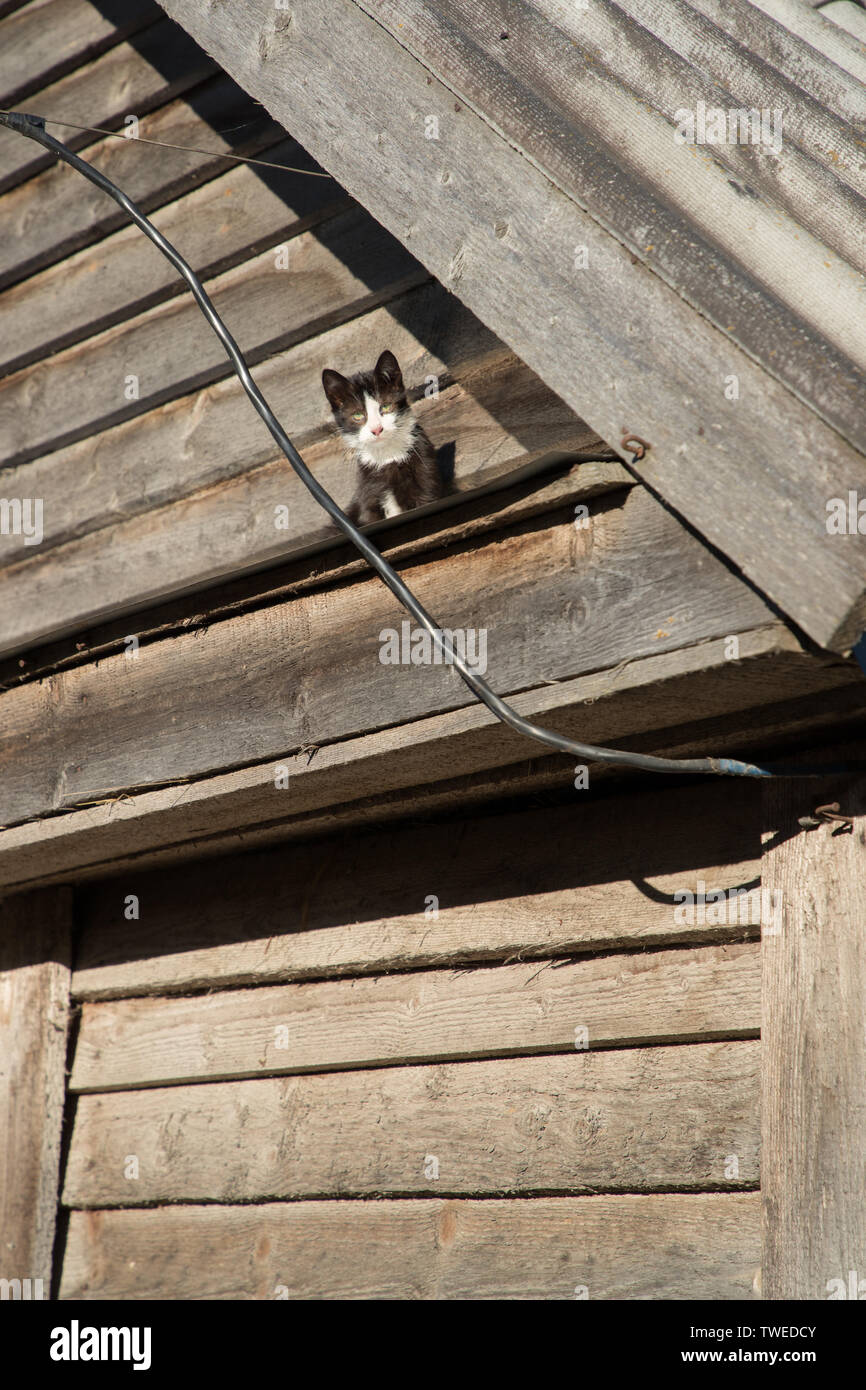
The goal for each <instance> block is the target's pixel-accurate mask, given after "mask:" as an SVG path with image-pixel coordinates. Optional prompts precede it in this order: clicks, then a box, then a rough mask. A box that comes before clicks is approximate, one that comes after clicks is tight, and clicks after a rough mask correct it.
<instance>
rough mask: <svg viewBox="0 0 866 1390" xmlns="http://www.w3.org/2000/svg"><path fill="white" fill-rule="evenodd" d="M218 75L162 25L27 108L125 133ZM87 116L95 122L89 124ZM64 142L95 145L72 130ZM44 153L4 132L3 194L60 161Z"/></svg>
mask: <svg viewBox="0 0 866 1390" xmlns="http://www.w3.org/2000/svg"><path fill="white" fill-rule="evenodd" d="M215 70H216V65H215V63H213V62H212V60H211V59H209V58H208V57H207V56H206V55H205V54H204V53H203V52H202V50H201V49H200V48H199V47H198V45H197V44H196V43H195V42H194V41H193V40H192V39H191V38H190V37H189V35H187V34H186V33H185V32H184V31H183V29H181V28H180V27H179V26H178V25H176V24H173V23H172V22H171V21H170V20H168V19H161V20H160V21H159V22H158V23H157V24H151V25H150V26H149V27H148V28H147V29H145V30H144V32H143V33H142V34H141V35H139V36H138V37H137V38H136V40H135V42H134V43H132V42H125V43H119V44H117V45H116V47H114V48H110V49H109V50H108V52H107V53H103V54H102V56H101V57H99V58H96V59H95V60H94V61H93V62H92V63H88V64H87V65H86V66H84V67H81V68H78V69H77V70H76V71H74V72H71V73H68V74H67V76H66V77H61V78H60V79H59V81H57V82H52V83H50V84H49V85H48V86H46V87H42V88H41V89H40V90H39V91H36V92H32V93H31V94H30V95H28V98H27V105H28V108H29V109H31V110H33V111H35V112H36V113H37V115H40V116H44V117H45V118H46V120H48V121H49V122H50V121H51V120H55V121H64V120H68V121H74V122H75V123H76V124H77V125H95V126H106V127H108V128H109V129H121V130H122V129H123V118H124V116H126V115H139V114H144V112H146V111H152V110H153V109H154V107H156V106H161V105H163V104H164V103H165V102H167V101H170V100H171V98H172V97H176V96H179V95H180V93H181V92H185V91H188V90H189V89H190V88H191V87H193V86H195V84H196V83H197V82H201V81H202V80H203V79H204V78H205V77H211V76H213V73H214V72H215ZM82 112H84V113H86V115H87V117H88V118H89V119H87V120H85V119H83V118H82ZM49 128H50V127H49ZM52 133H56V128H55V131H54V132H52ZM58 138H59V139H61V140H62V141H63V143H64V144H65V145H67V146H68V147H69V148H70V149H73V150H80V149H83V148H85V147H86V146H87V145H91V144H93V141H94V136H93V135H91V134H90V133H89V132H87V131H83V130H72V129H70V128H68V127H64V128H62V129H61V133H60V135H59V137H58ZM38 149H39V146H38V145H35V144H34V143H33V142H32V141H31V140H27V139H25V138H24V137H23V136H21V135H19V134H17V133H16V132H15V131H12V130H8V129H7V128H6V127H5V126H4V127H3V128H2V129H0V193H4V192H5V191H6V190H7V189H8V188H12V187H14V186H15V184H18V183H21V182H22V181H23V180H24V179H29V178H32V177H33V175H34V174H37V173H39V171H40V170H41V169H45V168H47V167H48V165H49V164H51V163H53V162H54V158H55V156H54V155H44V154H34V150H38ZM103 196H104V195H103Z"/></svg>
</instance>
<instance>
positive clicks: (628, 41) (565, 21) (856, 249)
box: [512, 0, 866, 334]
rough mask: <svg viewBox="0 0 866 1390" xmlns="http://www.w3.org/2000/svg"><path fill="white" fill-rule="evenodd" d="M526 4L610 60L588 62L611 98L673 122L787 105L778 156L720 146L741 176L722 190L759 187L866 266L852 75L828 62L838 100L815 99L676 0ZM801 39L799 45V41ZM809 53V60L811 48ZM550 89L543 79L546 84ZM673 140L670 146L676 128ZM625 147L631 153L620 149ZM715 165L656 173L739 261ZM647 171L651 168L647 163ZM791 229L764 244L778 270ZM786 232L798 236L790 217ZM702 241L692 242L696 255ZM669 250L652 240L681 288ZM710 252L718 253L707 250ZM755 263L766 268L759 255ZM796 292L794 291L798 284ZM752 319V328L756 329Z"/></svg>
mask: <svg viewBox="0 0 866 1390" xmlns="http://www.w3.org/2000/svg"><path fill="white" fill-rule="evenodd" d="M527 8H528V9H532V10H535V11H537V12H538V13H539V14H540V15H542V16H543V17H544V18H545V19H546V20H549V21H550V23H551V24H554V25H556V26H557V27H558V28H559V29H560V30H562V32H563V33H565V34H567V35H569V36H570V37H571V38H572V39H573V40H575V41H576V42H577V44H578V45H579V47H580V48H581V49H582V51H583V53H584V54H591V55H594V56H595V57H596V58H599V57H600V58H601V59H602V65H603V67H606V68H607V71H606V72H603V74H599V75H597V76H596V75H595V74H593V72H592V69H590V72H589V74H588V75H589V77H590V90H592V88H594V87H597V85H598V82H599V80H600V81H602V82H604V83H605V84H610V85H611V86H612V88H613V94H614V99H615V100H617V101H619V102H620V103H623V102H624V101H626V100H627V95H626V93H627V92H630V93H633V94H634V95H635V96H636V97H638V98H639V99H640V101H641V102H642V103H643V105H644V106H645V107H646V108H647V109H648V110H652V111H653V112H657V113H659V114H660V115H661V116H663V117H664V118H665V120H666V121H670V120H671V119H672V118H673V116H674V113H675V112H676V111H681V110H692V111H694V110H695V109H696V107H697V103H698V102H699V101H702V102H703V103H704V105H705V108H706V107H711V108H712V107H715V108H721V109H722V110H725V111H727V110H728V109H729V108H730V107H731V105H732V104H736V105H741V106H743V107H745V108H750V107H752V106H754V107H756V108H758V109H764V110H771V109H772V108H774V107H775V108H777V109H781V110H782V111H783V112H784V139H783V140H782V142H781V147H780V148H779V149H778V150H777V151H774V152H773V154H772V155H771V156H770V159H769V160H763V159H762V158H761V156H760V154H758V152H757V151H756V149H755V148H754V146H752V145H750V144H749V143H738V142H732V143H725V144H720V145H715V146H713V147H712V155H713V165H714V167H715V169H716V171H717V173H719V174H721V173H727V174H728V175H729V176H733V177H731V178H730V182H729V183H728V184H727V185H726V186H725V187H726V195H725V196H727V197H729V198H731V197H732V198H734V199H737V200H739V202H740V203H742V200H743V196H744V194H745V190H746V188H748V189H749V190H750V191H751V193H752V195H753V196H752V199H751V204H752V208H753V209H755V210H757V208H758V207H760V209H761V215H762V216H766V215H767V214H768V213H769V212H770V210H771V209H775V211H776V213H778V210H779V209H783V210H784V212H785V213H787V214H788V215H789V217H790V218H791V219H792V221H793V222H794V223H795V224H796V225H797V226H799V227H800V228H801V229H802V228H805V229H807V230H808V232H810V233H811V234H812V235H813V236H814V237H815V238H817V239H818V240H819V241H820V242H822V243H823V244H824V245H825V246H827V247H830V248H832V249H833V250H834V251H836V252H837V254H838V255H839V256H840V257H842V259H843V260H845V261H847V263H848V264H849V265H850V266H854V267H856V268H859V269H860V270H861V271H862V270H863V269H864V250H866V241H864V230H863V207H864V205H863V194H864V193H866V183H864V180H863V173H862V170H861V168H860V161H859V159H858V158H857V156H856V153H855V137H854V136H853V133H852V125H854V126H856V123H857V122H858V121H859V119H860V118H861V116H862V109H863V95H862V93H861V92H859V91H858V90H857V88H856V84H854V83H851V82H850V81H847V80H845V79H843V80H842V82H841V84H840V83H838V82H836V81H835V80H834V72H833V69H832V67H831V65H830V64H826V63H825V64H823V69H822V76H823V77H824V79H825V81H826V84H827V87H828V89H829V90H828V91H827V93H826V95H827V98H829V99H827V100H823V101H822V100H821V99H820V98H819V97H817V96H816V97H812V98H811V99H810V98H809V97H807V95H806V92H805V91H804V89H803V85H802V81H801V82H798V81H797V80H796V78H795V77H794V76H793V75H792V74H791V73H789V72H787V71H785V70H784V65H783V70H779V68H778V66H771V65H770V64H769V63H768V61H766V60H764V61H762V60H761V59H759V58H757V57H753V56H752V54H751V53H750V52H749V48H748V42H746V43H742V42H740V43H738V42H737V41H736V40H735V39H733V38H732V37H731V36H729V35H728V34H727V33H725V31H724V29H723V28H720V27H718V26H717V25H716V24H715V23H713V22H712V21H711V20H710V19H708V18H706V17H705V16H704V15H702V14H700V13H699V12H698V8H697V7H696V6H691V5H689V4H687V3H686V4H683V3H678V2H677V0H674V3H672V4H665V3H664V0H639V3H637V2H636V3H631V0H623V4H622V5H621V6H616V7H614V6H613V5H606V4H594V5H592V6H590V7H587V8H586V9H585V10H581V11H578V10H576V9H575V8H574V7H573V6H571V5H570V4H569V0H533V3H532V4H531V5H530V6H528V7H527ZM717 8H718V9H720V17H721V18H723V19H724V18H726V17H727V15H728V14H729V12H730V10H731V9H732V7H730V6H723V7H717ZM626 16H627V17H626ZM515 37H517V36H516V35H512V38H515ZM783 46H784V45H783ZM799 47H800V48H801V49H802V45H799ZM612 53H615V54H616V58H615V61H614V62H610V61H609V60H610V55H611V54H612ZM605 57H607V58H608V63H607V64H605V63H604V59H605ZM805 61H806V63H807V64H808V61H809V60H808V56H807V57H806V60H805ZM835 77H841V74H835ZM549 87H550V84H549V82H546V83H545V90H549ZM732 93H736V95H737V102H736V103H733V102H732V95H731V94H732ZM566 100H568V101H576V102H578V103H580V102H582V101H583V100H585V98H584V97H583V96H582V94H581V95H579V96H574V95H572V94H571V93H569V94H568V96H567V97H566ZM843 113H844V114H843ZM609 115H610V113H609V112H605V111H604V110H602V109H594V110H593V119H594V120H595V121H599V122H602V123H603V122H606V121H608V119H609ZM610 128H611V127H610V126H609V125H608V129H610ZM651 130H652V125H650V124H647V125H640V126H639V127H636V128H634V127H633V131H634V134H633V140H634V143H636V144H637V145H639V146H640V147H641V155H642V156H643V157H646V154H647V151H646V149H645V148H644V147H645V144H646V143H647V139H648V137H649V136H650V133H651ZM628 143H629V144H631V143H632V141H631V140H630V141H629V142H628ZM665 143H666V144H667V145H668V148H669V146H670V135H669V132H668V134H667V136H666V140H665ZM693 153H694V154H696V155H698V156H699V155H700V154H701V151H699V150H697V149H693ZM703 153H706V147H704V151H703ZM617 155H618V157H620V158H621V157H622V155H621V151H620V150H619V149H617ZM707 164H708V161H706V160H704V159H702V158H700V157H698V158H692V159H691V160H690V161H689V168H688V173H687V174H686V175H685V179H686V182H685V185H684V184H683V183H682V182H680V179H681V178H683V172H682V170H679V171H678V170H677V167H676V165H675V166H673V167H671V166H670V165H669V166H668V167H667V168H662V169H660V170H659V169H653V171H652V176H653V180H654V181H655V180H656V179H661V181H662V182H665V181H666V182H667V184H668V191H669V193H671V194H673V195H674V196H673V198H672V201H673V205H674V206H675V207H676V208H678V209H680V211H687V212H688V213H689V215H691V216H693V217H694V218H695V219H697V220H698V221H699V223H700V224H701V225H702V227H703V230H704V232H705V233H709V235H710V236H711V237H712V238H713V240H714V241H715V240H716V239H718V241H719V242H720V243H722V244H724V245H726V246H727V248H728V249H729V251H731V252H732V253H733V254H734V255H735V256H737V257H740V258H745V257H748V256H749V255H750V248H748V247H743V245H742V243H734V242H732V241H731V239H730V234H731V232H733V231H734V229H735V228H736V227H737V226H741V225H742V220H743V210H742V207H739V209H738V210H737V211H735V212H734V213H733V214H732V216H731V218H730V225H729V226H728V227H727V228H724V227H722V226H720V222H721V218H720V217H717V218H716V219H715V220H712V219H710V218H708V217H707V216H706V214H707V211H708V209H707V206H706V204H703V203H702V198H701V197H700V196H699V195H698V183H697V180H698V179H700V178H712V177H713V175H712V173H710V172H709V170H708V167H707ZM644 168H645V172H646V173H650V169H649V168H648V167H646V166H644ZM690 177H691V178H694V179H695V180H696V181H695V183H694V184H693V186H692V187H691V189H689V187H688V182H687V180H688V178H690ZM659 188H661V183H660V184H659ZM704 197H706V194H704ZM710 201H711V202H715V201H716V199H715V197H712V196H711V197H710ZM782 228H785V224H784V223H780V224H779V225H778V226H776V227H774V231H773V235H772V237H771V238H769V239H768V242H767V244H766V245H765V246H764V247H763V249H762V252H761V256H762V258H763V264H764V266H765V267H770V266H772V267H773V270H774V273H775V274H776V275H777V274H778V271H779V264H780V260H781V257H779V259H776V258H777V257H778V253H779V252H780V250H781V240H780V238H779V236H778V232H779V231H780V229H782ZM785 230H786V231H787V232H788V233H790V230H791V228H790V224H788V226H787V228H785ZM643 240H644V241H645V240H646V239H645V238H644V239H643ZM646 249H647V250H648V248H646ZM696 249H697V248H696V247H693V248H692V251H691V256H694V255H695V252H696ZM669 250H673V248H672V247H671V248H667V247H659V246H658V244H657V242H656V241H655V239H654V244H653V248H652V252H651V253H650V254H654V255H656V256H657V257H659V258H662V257H667V258H668V259H667V266H668V269H669V272H670V273H673V274H675V275H677V276H678V279H677V283H679V284H680V285H682V283H683V276H684V274H685V273H686V272H687V267H688V263H689V257H688V254H683V248H681V247H677V253H678V254H677V259H676V261H674V260H673V258H671V257H669V256H668V252H669ZM703 254H705V255H706V254H712V253H708V252H707V251H706V250H705V251H704V253H703ZM754 264H755V266H756V268H757V261H755V262H754ZM828 269H829V263H827V264H826V265H825V266H824V270H825V273H826V271H827V270H828ZM753 292H754V291H753ZM788 292H789V293H790V292H793V293H794V294H795V295H796V294H797V292H798V291H797V287H795V286H790V285H789V286H788ZM803 307H805V303H803ZM766 312H767V310H766V306H765V307H764V309H763V311H762V313H761V315H760V318H761V321H762V322H763V323H764V324H765V325H766ZM725 322H726V323H728V322H729V320H726V321H725ZM730 326H731V328H732V329H734V330H735V331H736V332H737V333H738V334H740V333H741V332H742V326H741V325H740V324H730ZM754 327H755V325H752V329H753V330H754Z"/></svg>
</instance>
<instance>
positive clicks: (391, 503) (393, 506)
mask: <svg viewBox="0 0 866 1390" xmlns="http://www.w3.org/2000/svg"><path fill="white" fill-rule="evenodd" d="M382 510H383V511H384V513H385V515H386V516H399V515H400V513H401V511H402V510H403V508H402V507H401V506H400V503H399V502H398V501H397V498H396V497H395V496H394V493H393V492H392V491H391V489H390V488H386V489H385V492H384V493H383V494H382Z"/></svg>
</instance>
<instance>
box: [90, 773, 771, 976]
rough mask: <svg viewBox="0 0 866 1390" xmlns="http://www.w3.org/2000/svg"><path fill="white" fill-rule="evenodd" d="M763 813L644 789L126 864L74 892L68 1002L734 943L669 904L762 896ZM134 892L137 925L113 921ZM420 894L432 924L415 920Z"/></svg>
mask: <svg viewBox="0 0 866 1390" xmlns="http://www.w3.org/2000/svg"><path fill="white" fill-rule="evenodd" d="M758 810H759V807H758V798H757V795H756V793H755V789H754V788H753V787H750V786H748V785H745V784H743V783H738V784H731V785H725V786H721V785H719V786H709V787H688V788H685V789H681V790H678V791H671V790H658V789H655V790H653V789H649V788H647V789H646V791H645V792H644V793H643V794H642V795H634V794H633V795H632V796H619V797H613V798H610V799H607V800H605V801H603V802H601V803H600V804H598V805H597V806H582V805H580V804H579V803H578V804H576V805H575V806H573V807H570V808H569V807H563V806H557V807H553V808H551V809H548V810H543V811H542V810H538V811H531V812H521V813H516V814H514V813H512V814H509V815H500V816H493V817H491V816H484V815H480V816H479V815H475V816H472V817H469V816H468V815H467V814H464V815H463V816H462V817H461V818H460V820H459V821H458V823H457V825H454V824H453V823H452V822H449V821H445V822H443V823H440V824H428V825H422V826H413V825H411V824H403V825H399V824H397V825H388V826H385V827H382V828H379V829H376V830H373V831H368V832H367V833H364V834H358V833H352V834H346V835H343V836H340V837H331V838H329V839H327V840H323V841H322V842H321V843H319V844H316V845H310V844H304V845H297V846H291V845H283V846H281V847H279V848H277V849H272V850H266V851H260V852H257V853H251V854H247V855H243V856H240V857H238V856H237V855H235V856H233V857H227V856H223V857H222V858H221V859H219V860H217V861H214V862H210V861H207V862H204V863H201V864H199V865H177V866H175V867H173V868H162V869H159V870H158V871H153V872H151V873H141V872H138V873H136V872H135V871H134V870H131V869H130V870H127V871H125V872H124V873H122V874H121V875H119V876H118V877H116V878H113V879H110V880H108V881H106V882H105V883H102V884H95V885H93V886H92V887H87V888H85V889H83V890H82V891H81V896H80V899H79V904H78V910H79V920H80V922H81V934H80V940H79V949H78V957H77V961H76V972H75V978H74V982H73V988H74V992H75V994H76V996H77V997H79V998H84V999H95V998H104V997H111V996H117V995H120V996H124V995H131V994H142V993H163V992H165V991H171V990H185V989H206V988H210V987H211V986H213V985H222V986H225V985H227V984H232V983H234V984H254V983H261V982H265V981H276V980H291V979H305V978H313V979H316V978H321V977H322V976H338V975H358V974H371V973H373V974H375V973H378V972H385V971H392V970H406V969H418V968H419V967H423V966H432V965H438V966H440V967H441V966H446V965H456V964H458V963H460V962H467V961H483V960H487V961H496V960H499V961H509V960H515V959H517V960H519V959H521V958H522V957H528V958H533V957H534V958H536V959H537V958H539V957H541V958H545V957H553V956H557V955H559V956H563V955H567V954H568V953H569V952H570V951H572V950H573V951H575V952H578V953H580V952H586V951H591V950H596V951H598V950H617V949H622V948H623V947H632V948H633V947H636V946H644V947H648V946H658V945H673V944H674V943H676V942H688V941H691V942H703V943H708V942H711V941H725V940H728V941H730V940H742V938H743V937H744V936H749V935H754V934H755V933H756V931H757V919H756V920H755V921H753V922H752V923H751V925H750V924H749V921H748V920H746V921H745V922H740V921H739V917H740V909H738V910H737V920H736V921H726V920H725V921H713V920H711V921H707V920H706V919H704V920H703V921H697V920H696V921H693V922H692V923H688V922H685V923H684V922H681V921H678V920H677V917H676V915H675V908H676V906H677V899H676V897H675V894H676V893H678V892H683V891H688V892H692V893H695V892H697V891H698V883H699V882H704V883H705V884H706V885H707V888H723V889H729V888H735V887H736V888H743V887H748V888H749V889H753V888H754V887H755V886H757V884H758V882H759V878H760V869H759V860H758V854H759V848H760V847H759V843H758V839H759V837H758V823H757V816H758ZM660 828H661V830H660ZM576 845H577V846H580V850H579V852H575V849H574V846H576ZM624 847H627V848H624ZM394 863H399V864H401V865H402V869H401V873H400V876H399V878H395V876H394V874H393V873H392V872H391V870H390V866H391V865H392V864H394ZM130 894H134V895H135V896H136V897H137V898H138V902H139V917H138V918H137V919H136V920H127V918H126V917H125V912H124V905H125V901H126V899H127V897H128V896H129V895H130ZM431 894H432V895H435V897H436V898H437V899H438V905H437V911H438V916H436V917H433V916H431V915H429V914H428V912H427V911H426V909H427V908H428V907H429V906H431V904H430V902H429V898H430V895H431ZM536 968H537V967H536ZM599 968H600V967H599ZM545 975H549V972H545V974H542V975H540V976H539V979H538V983H539V985H544V984H547V983H549V981H548V980H547V979H546V978H545Z"/></svg>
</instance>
